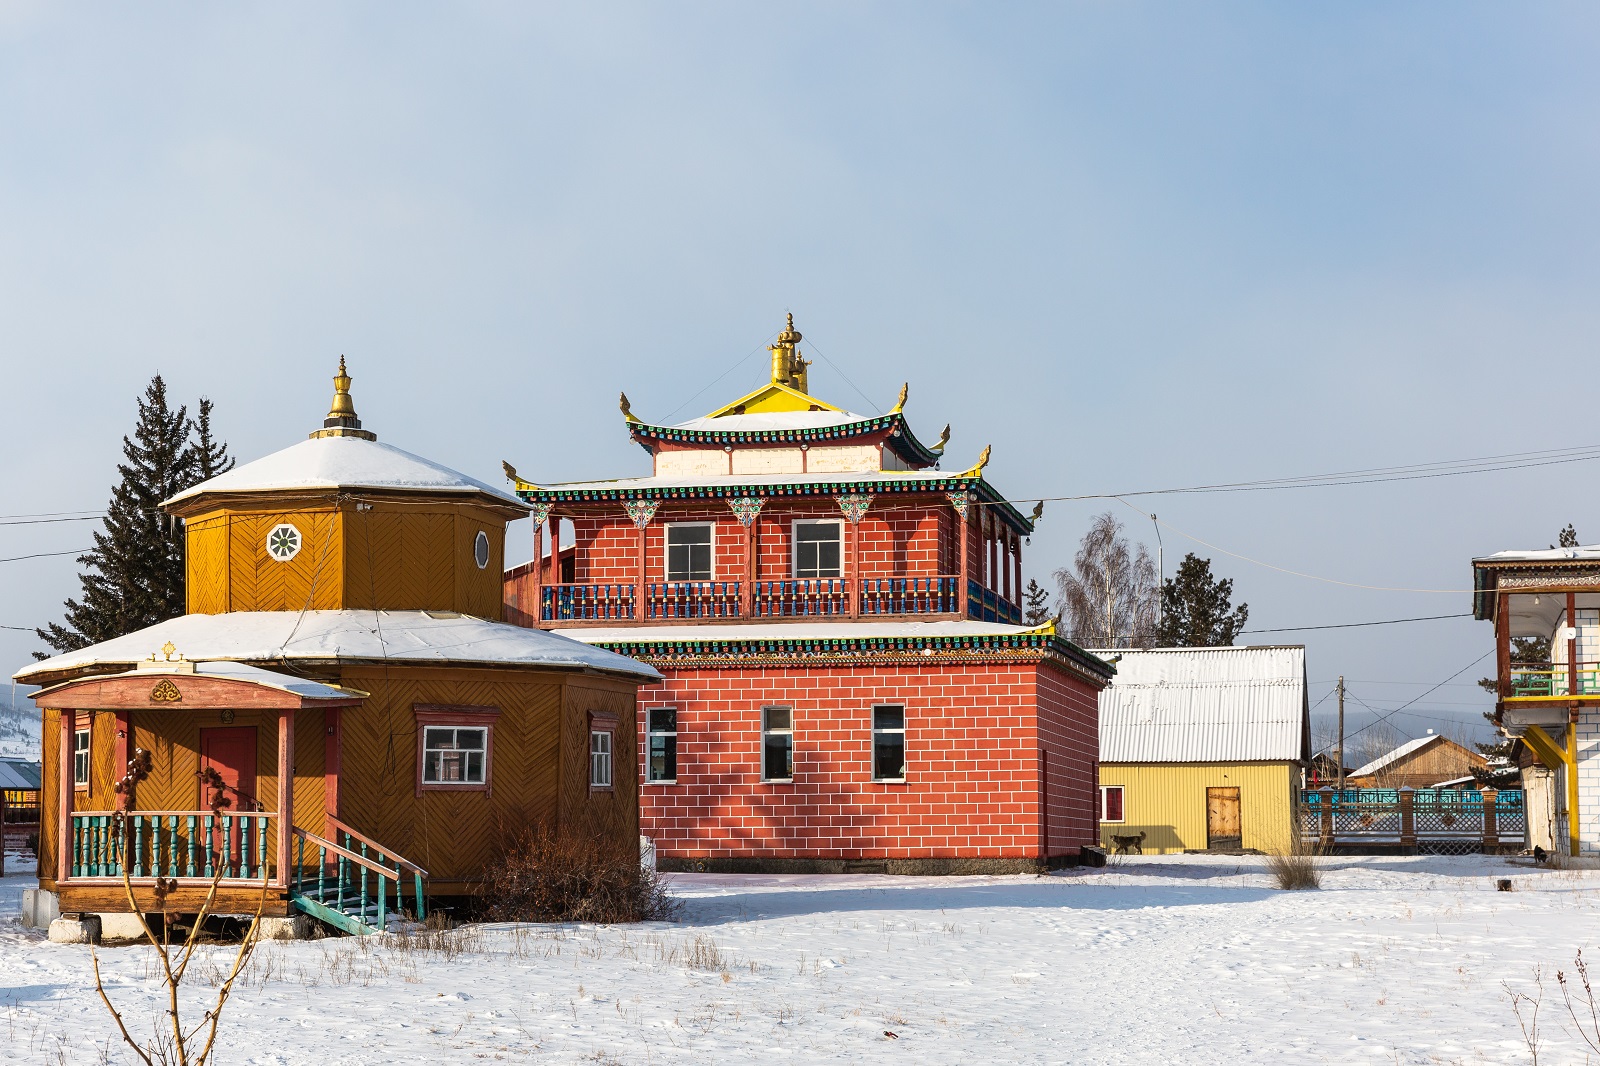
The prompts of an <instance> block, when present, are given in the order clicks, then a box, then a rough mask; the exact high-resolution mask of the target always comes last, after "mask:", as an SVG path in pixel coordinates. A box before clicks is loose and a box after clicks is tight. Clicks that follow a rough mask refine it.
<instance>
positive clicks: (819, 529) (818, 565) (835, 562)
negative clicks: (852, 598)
mask: <svg viewBox="0 0 1600 1066" xmlns="http://www.w3.org/2000/svg"><path fill="white" fill-rule="evenodd" d="M843 543H844V523H842V522H796V523H795V524H794V576H795V577H839V576H840V575H842V574H843V573H844V571H843V570H842V569H840V567H841V566H842V565H843V564H842V560H843V559H844V550H843V547H842V545H843Z"/></svg>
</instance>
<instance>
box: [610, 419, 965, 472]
mask: <svg viewBox="0 0 1600 1066" xmlns="http://www.w3.org/2000/svg"><path fill="white" fill-rule="evenodd" d="M628 431H629V432H630V433H632V434H633V439H634V440H635V441H637V442H638V443H639V445H640V446H641V447H643V448H644V450H645V451H647V452H650V453H651V454H652V455H654V454H655V451H656V447H657V445H658V444H660V443H662V442H668V443H672V444H680V445H687V446H690V447H723V446H725V445H733V444H766V445H773V444H817V443H823V442H826V443H832V444H838V443H842V442H845V441H849V440H854V439H856V438H860V437H870V436H882V437H883V443H884V446H885V447H887V448H888V449H889V450H890V451H892V452H894V453H895V454H896V455H898V456H899V457H900V458H901V460H903V461H904V462H905V464H906V465H907V466H909V467H912V468H913V469H921V468H923V467H929V466H933V465H935V464H936V463H938V461H939V458H940V453H939V452H937V451H935V450H933V449H932V448H929V447H928V446H927V445H926V444H923V443H922V442H921V441H920V440H918V439H917V437H916V435H915V434H914V433H912V432H911V427H910V426H909V425H908V424H907V423H906V418H905V415H904V414H903V413H901V412H900V411H891V412H889V413H888V414H886V415H857V414H852V413H850V412H849V411H840V410H838V409H837V408H829V409H828V410H825V411H776V412H758V413H746V414H726V415H717V414H711V415H707V416H705V417H704V418H696V419H693V420H691V421H689V422H683V423H680V424H679V425H676V426H653V425H650V424H649V423H646V422H629V423H628Z"/></svg>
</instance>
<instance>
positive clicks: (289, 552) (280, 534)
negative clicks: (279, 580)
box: [267, 522, 305, 563]
mask: <svg viewBox="0 0 1600 1066" xmlns="http://www.w3.org/2000/svg"><path fill="white" fill-rule="evenodd" d="M304 543H305V538H303V537H301V536H300V531H299V530H298V529H296V528H295V527H294V526H292V525H290V524H289V523H288V522H280V523H279V524H278V525H275V526H273V527H272V529H271V530H270V531H269V532H268V533H267V554H268V555H270V556H272V557H273V558H274V559H276V560H278V562H280V563H286V562H288V561H289V560H290V559H293V558H294V557H295V556H296V555H299V554H300V548H301V546H302V545H303V544H304Z"/></svg>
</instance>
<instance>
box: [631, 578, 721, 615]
mask: <svg viewBox="0 0 1600 1066" xmlns="http://www.w3.org/2000/svg"><path fill="white" fill-rule="evenodd" d="M645 588H646V590H647V594H646V596H645V601H644V605H645V617H646V618H647V619H649V620H651V621H661V620H666V619H677V618H695V619H704V618H739V617H741V606H740V600H739V589H740V583H739V582H737V581H665V582H661V583H659V584H654V585H646V586H645Z"/></svg>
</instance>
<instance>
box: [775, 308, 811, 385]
mask: <svg viewBox="0 0 1600 1066" xmlns="http://www.w3.org/2000/svg"><path fill="white" fill-rule="evenodd" d="M800 339H801V338H800V332H799V330H797V329H795V328H794V315H792V314H791V315H789V316H788V321H787V324H786V325H785V326H784V329H783V332H782V333H780V334H778V340H777V342H776V343H775V344H773V345H772V346H771V347H769V348H768V349H767V351H769V352H771V353H772V383H773V384H774V385H787V386H789V387H790V388H791V389H798V390H799V391H800V392H805V391H806V367H808V366H810V365H811V361H810V360H809V359H805V358H803V357H801V355H800V353H798V352H796V351H795V350H794V346H795V345H796V344H799V343H800Z"/></svg>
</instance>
